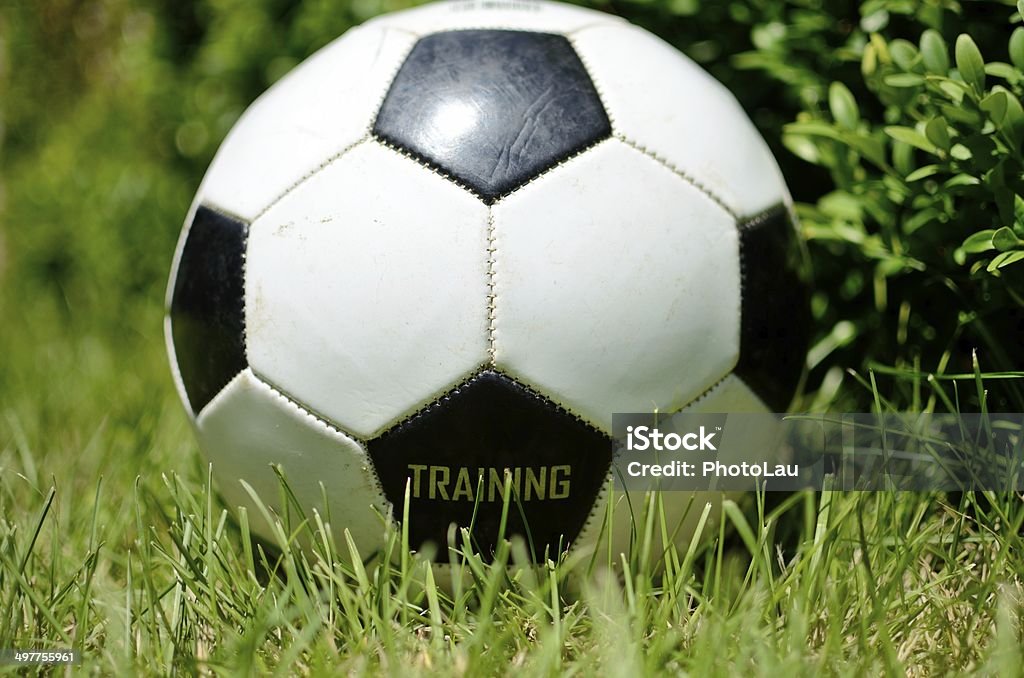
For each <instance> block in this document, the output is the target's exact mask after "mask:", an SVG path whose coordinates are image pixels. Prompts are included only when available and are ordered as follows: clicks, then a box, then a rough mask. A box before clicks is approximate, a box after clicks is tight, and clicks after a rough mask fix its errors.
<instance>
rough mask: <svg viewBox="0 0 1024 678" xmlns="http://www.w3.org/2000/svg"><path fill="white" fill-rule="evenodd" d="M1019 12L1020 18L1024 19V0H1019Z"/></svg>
mask: <svg viewBox="0 0 1024 678" xmlns="http://www.w3.org/2000/svg"><path fill="white" fill-rule="evenodd" d="M1017 14H1020V18H1021V19H1024V0H1017Z"/></svg>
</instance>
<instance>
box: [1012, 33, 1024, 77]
mask: <svg viewBox="0 0 1024 678" xmlns="http://www.w3.org/2000/svg"><path fill="white" fill-rule="evenodd" d="M1010 61H1011V62H1012V63H1013V65H1014V66H1016V67H1017V68H1018V69H1019V70H1022V71H1024V28H1021V27H1020V26H1018V27H1017V28H1016V29H1014V31H1013V35H1011V36H1010Z"/></svg>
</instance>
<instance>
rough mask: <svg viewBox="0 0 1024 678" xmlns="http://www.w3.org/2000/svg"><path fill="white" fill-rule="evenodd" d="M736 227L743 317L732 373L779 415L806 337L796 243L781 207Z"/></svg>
mask: <svg viewBox="0 0 1024 678" xmlns="http://www.w3.org/2000/svg"><path fill="white" fill-rule="evenodd" d="M739 228H740V266H741V279H742V289H741V295H742V299H743V303H742V310H741V313H742V314H743V315H742V318H741V322H740V359H739V363H738V365H737V366H736V374H737V375H738V376H739V377H740V378H741V379H742V380H743V381H744V382H745V383H746V384H747V385H748V386H749V387H750V388H751V389H752V390H753V391H754V393H756V394H757V395H758V397H760V398H761V400H763V401H764V402H765V404H766V405H768V406H769V407H771V408H772V410H773V411H774V412H784V411H785V410H786V407H787V406H788V405H789V403H790V401H791V400H792V399H793V396H794V395H795V393H796V389H797V386H798V385H799V383H800V378H801V376H802V374H803V369H804V362H805V358H806V355H807V348H808V343H809V341H810V333H811V315H810V313H811V311H810V290H809V288H808V287H807V284H806V283H805V282H804V280H803V276H802V275H801V267H802V266H803V259H802V254H801V251H800V244H799V241H798V239H797V235H796V231H795V229H794V228H793V224H792V222H791V221H790V219H789V213H788V211H787V210H786V209H785V207H783V206H779V207H776V208H772V209H771V210H768V211H766V212H764V213H762V214H760V215H758V216H756V217H754V218H752V219H749V220H748V221H746V222H743V223H741V224H740V227H739Z"/></svg>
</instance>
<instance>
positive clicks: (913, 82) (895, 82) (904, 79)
mask: <svg viewBox="0 0 1024 678" xmlns="http://www.w3.org/2000/svg"><path fill="white" fill-rule="evenodd" d="M882 82H884V83H885V84H886V85H889V86H890V87H918V86H920V85H923V84H924V76H922V75H918V74H917V73H893V74H892V75H887V76H885V78H884V79H883V80H882Z"/></svg>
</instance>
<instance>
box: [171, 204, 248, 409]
mask: <svg viewBox="0 0 1024 678" xmlns="http://www.w3.org/2000/svg"><path fill="white" fill-rule="evenodd" d="M248 232H249V227H248V225H247V224H245V223H243V222H241V221H239V220H237V219H234V218H232V217H228V216H225V215H223V214H220V213H219V212H215V211H214V210H211V209H209V208H206V207H202V206H200V207H199V209H198V210H196V216H195V218H194V219H193V220H192V225H191V227H190V228H189V232H188V237H187V239H186V240H185V247H184V249H183V250H182V253H181V260H180V261H179V263H178V274H177V277H176V278H175V280H174V295H173V297H172V300H171V335H172V337H173V339H174V354H175V356H176V357H177V361H178V370H179V372H180V373H181V380H182V382H183V383H184V385H185V392H186V393H187V394H188V400H189V403H190V404H191V405H192V411H193V412H194V413H195V414H198V413H199V411H200V410H202V409H203V407H205V406H206V404H207V403H209V402H210V400H212V399H213V397H214V396H215V395H217V393H218V392H220V390H221V389H222V388H224V386H225V385H227V383H228V382H229V381H231V379H232V378H233V377H234V376H235V375H236V374H238V373H239V372H240V371H242V370H243V369H245V367H246V364H247V363H246V359H245V309H244V305H245V288H244V281H243V269H244V265H245V242H246V237H247V236H248Z"/></svg>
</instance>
